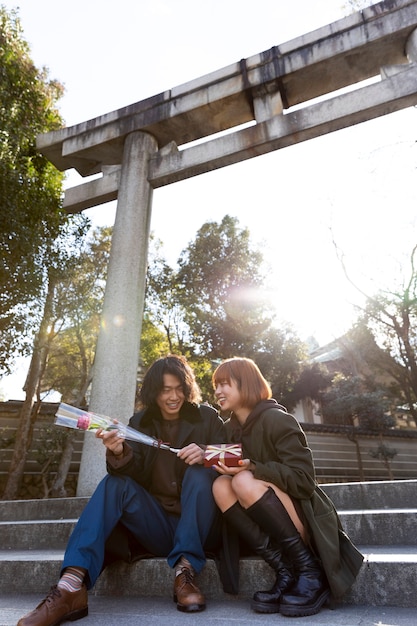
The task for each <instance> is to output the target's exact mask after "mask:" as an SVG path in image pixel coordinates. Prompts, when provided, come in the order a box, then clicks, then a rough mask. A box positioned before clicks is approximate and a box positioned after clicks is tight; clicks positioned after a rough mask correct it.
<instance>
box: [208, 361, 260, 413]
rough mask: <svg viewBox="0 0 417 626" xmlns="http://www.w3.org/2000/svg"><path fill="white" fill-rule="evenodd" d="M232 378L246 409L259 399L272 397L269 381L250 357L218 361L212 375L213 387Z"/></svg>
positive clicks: (250, 407) (228, 381) (254, 404)
mask: <svg viewBox="0 0 417 626" xmlns="http://www.w3.org/2000/svg"><path fill="white" fill-rule="evenodd" d="M232 380H233V381H234V382H235V383H236V385H237V388H238V389H239V392H240V396H241V401H242V405H243V406H245V407H247V408H248V409H253V407H254V406H256V405H257V404H258V402H260V401H261V400H268V398H272V391H271V387H270V385H269V383H268V382H267V381H266V380H265V378H264V377H263V376H262V374H261V371H260V369H259V367H258V366H257V365H256V363H255V362H254V361H252V359H247V358H244V357H233V358H232V359H226V360H225V361H223V363H220V365H219V366H218V367H217V368H216V369H215V371H214V373H213V377H212V382H213V387H214V389H215V388H216V387H217V385H218V384H219V383H222V382H227V383H229V384H230V382H231V381H232Z"/></svg>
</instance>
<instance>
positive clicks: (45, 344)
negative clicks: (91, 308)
mask: <svg viewBox="0 0 417 626" xmlns="http://www.w3.org/2000/svg"><path fill="white" fill-rule="evenodd" d="M83 226H84V223H83V221H82V222H81V227H80V228H79V227H78V226H77V224H76V223H75V226H74V228H73V229H72V230H71V229H70V231H68V229H67V228H62V237H61V238H60V239H57V240H56V241H55V242H54V243H53V245H51V246H50V248H49V249H47V251H46V253H45V257H44V259H43V262H44V273H45V281H44V285H43V289H42V291H41V292H40V293H39V297H38V300H39V301H40V302H42V303H43V309H42V312H41V313H39V317H40V319H39V326H38V330H37V332H36V334H35V338H34V342H33V347H32V355H31V360H30V365H29V370H28V374H27V378H26V384H25V399H24V401H23V404H22V408H21V410H20V414H19V425H18V428H17V433H16V441H15V447H14V450H13V455H12V459H11V462H10V467H9V473H8V477H7V482H6V486H5V489H4V493H3V498H4V499H6V500H12V499H14V498H16V497H17V494H18V491H19V486H20V482H21V480H22V477H23V471H24V466H25V462H26V457H27V453H28V450H29V449H30V445H31V443H32V436H33V427H34V424H35V421H36V418H37V416H38V414H39V410H40V407H41V402H42V399H41V385H42V379H43V376H44V373H45V369H46V365H47V361H48V357H49V353H50V348H51V343H52V340H53V337H54V335H55V328H56V325H57V323H58V320H59V314H58V315H57V306H56V291H57V287H58V284H59V280H60V278H62V276H64V275H66V273H67V270H68V267H71V264H72V257H71V246H70V237H73V238H74V240H75V244H76V242H77V241H78V240H79V238H80V237H81V236H82V235H83V233H84V228H83ZM36 313H37V308H36V307H34V308H33V314H34V317H36Z"/></svg>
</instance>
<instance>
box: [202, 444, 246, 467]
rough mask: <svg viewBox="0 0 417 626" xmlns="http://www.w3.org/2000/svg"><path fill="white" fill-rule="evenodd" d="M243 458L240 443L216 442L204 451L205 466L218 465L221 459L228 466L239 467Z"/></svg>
mask: <svg viewBox="0 0 417 626" xmlns="http://www.w3.org/2000/svg"><path fill="white" fill-rule="evenodd" d="M241 459H242V446H241V445H240V443H216V444H213V445H208V446H207V447H206V451H205V453H204V467H212V466H213V465H218V463H219V461H220V462H221V463H223V464H224V465H227V467H237V466H238V465H239V461H240V460H241Z"/></svg>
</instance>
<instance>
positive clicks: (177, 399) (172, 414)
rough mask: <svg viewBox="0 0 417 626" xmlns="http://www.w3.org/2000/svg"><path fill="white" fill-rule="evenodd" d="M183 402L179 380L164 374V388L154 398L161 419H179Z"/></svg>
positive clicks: (183, 397)
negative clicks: (159, 410)
mask: <svg viewBox="0 0 417 626" xmlns="http://www.w3.org/2000/svg"><path fill="white" fill-rule="evenodd" d="M184 401H185V396H184V392H183V389H182V384H181V381H180V379H179V378H177V377H176V376H173V375H172V374H164V386H163V388H162V390H161V391H160V392H159V394H158V396H157V398H156V403H157V405H158V406H159V408H160V409H161V413H162V417H163V418H164V419H165V420H175V419H177V418H179V416H180V409H181V407H182V405H183V404H184Z"/></svg>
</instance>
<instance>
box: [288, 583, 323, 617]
mask: <svg viewBox="0 0 417 626" xmlns="http://www.w3.org/2000/svg"><path fill="white" fill-rule="evenodd" d="M329 598H330V591H329V590H328V589H326V591H323V593H322V594H321V595H320V596H319V597H318V598H317V600H316V602H315V603H314V604H309V605H306V606H298V605H296V604H281V605H280V607H279V612H280V613H281V615H284V617H307V616H309V615H315V614H316V613H318V612H319V611H320V609H321V607H322V606H323V604H325V603H326V602H327V601H328V600H329Z"/></svg>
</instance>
